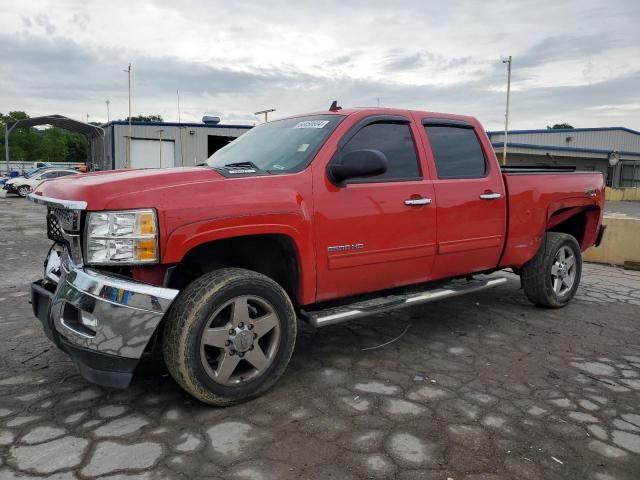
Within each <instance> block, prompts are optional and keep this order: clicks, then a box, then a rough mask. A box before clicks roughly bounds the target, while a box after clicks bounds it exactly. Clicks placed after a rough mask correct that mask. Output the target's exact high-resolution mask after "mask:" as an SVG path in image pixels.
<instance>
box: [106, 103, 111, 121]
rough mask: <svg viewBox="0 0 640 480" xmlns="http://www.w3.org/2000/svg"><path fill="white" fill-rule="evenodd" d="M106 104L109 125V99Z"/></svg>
mask: <svg viewBox="0 0 640 480" xmlns="http://www.w3.org/2000/svg"><path fill="white" fill-rule="evenodd" d="M104 103H106V104H107V123H109V120H110V117H109V104H110V103H111V102H110V101H109V99H107V100H105V101H104Z"/></svg>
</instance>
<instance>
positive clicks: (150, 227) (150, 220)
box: [137, 211, 156, 235]
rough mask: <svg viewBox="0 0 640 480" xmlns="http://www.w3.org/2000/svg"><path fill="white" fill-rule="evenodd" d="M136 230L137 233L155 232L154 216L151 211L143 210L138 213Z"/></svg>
mask: <svg viewBox="0 0 640 480" xmlns="http://www.w3.org/2000/svg"><path fill="white" fill-rule="evenodd" d="M137 230H138V234H139V235H155V234H156V216H155V214H154V212H153V211H144V212H140V213H139V214H138V217H137Z"/></svg>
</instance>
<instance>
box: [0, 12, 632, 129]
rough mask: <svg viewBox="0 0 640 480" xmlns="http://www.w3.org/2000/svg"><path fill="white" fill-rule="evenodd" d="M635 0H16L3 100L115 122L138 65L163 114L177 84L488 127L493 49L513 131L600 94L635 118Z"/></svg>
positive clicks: (297, 108)
mask: <svg viewBox="0 0 640 480" xmlns="http://www.w3.org/2000/svg"><path fill="white" fill-rule="evenodd" d="M638 5H640V4H637V2H617V1H615V0H612V3H610V4H607V5H602V4H601V3H600V2H597V1H595V0H583V1H577V0H576V1H569V2H563V3H562V4H558V3H557V2H555V1H551V0H540V1H539V2H537V3H536V7H535V8H531V7H530V6H524V4H522V3H519V2H507V3H505V4H495V5H493V6H492V7H491V8H490V9H487V8H486V7H485V6H483V5H481V4H478V3H477V2H456V1H452V2H450V4H448V6H447V8H446V9H444V8H440V7H439V3H437V2H430V1H429V0H424V1H418V0H404V1H403V2H402V4H401V5H400V6H399V5H396V4H392V3H389V2H388V1H384V0H369V1H359V0H354V1H353V2H351V1H350V2H341V1H338V0H327V2H323V3H322V4H315V3H312V4H300V5H297V6H295V7H292V6H291V4H290V2H286V1H284V0H274V1H273V2H268V3H265V2H263V3H256V2H246V1H241V0H238V1H236V2H232V3H223V4H220V5H218V6H216V8H215V9H214V8H211V4H210V2H207V1H203V0H183V1H182V2H179V3H176V2H172V1H169V0H157V1H150V0H146V1H142V0H141V1H139V2H131V1H130V0H112V1H111V2H108V3H105V2H84V1H81V0H64V1H63V0H61V1H60V2H58V3H56V8H55V9H47V10H45V9H44V8H43V7H42V6H40V5H39V4H37V3H35V2H21V3H20V4H17V3H16V4H15V5H13V4H12V5H9V6H8V7H7V9H6V12H3V15H0V57H1V58H2V59H3V61H2V62H1V63H0V105H2V106H3V107H2V108H3V109H11V110H25V111H27V112H29V113H30V114H32V115H39V114H47V113H61V114H65V115H70V116H75V117H76V118H82V117H84V116H85V115H86V114H87V113H89V114H90V115H91V118H92V119H100V118H101V117H103V118H106V108H105V104H104V102H105V100H106V99H109V100H110V101H111V116H112V118H118V117H120V118H122V117H124V116H125V115H126V112H127V76H126V74H125V73H124V72H123V71H122V70H123V69H124V68H126V66H127V64H129V62H131V63H132V64H133V74H132V81H133V111H134V113H145V114H152V113H159V114H161V115H163V117H164V118H166V119H168V120H175V119H177V99H176V96H175V92H176V90H180V94H181V104H182V112H183V115H182V116H183V119H185V118H187V119H190V120H199V119H200V118H201V117H202V115H203V114H205V113H214V114H219V115H220V116H221V117H222V118H223V121H243V122H254V121H255V120H256V119H255V117H254V115H253V112H254V111H257V110H261V109H263V108H276V109H277V112H276V114H275V115H274V116H273V118H276V117H278V116H284V115H290V114H295V113H299V112H304V111H312V110H320V109H326V108H327V107H328V105H329V104H330V102H331V100H333V99H335V98H337V99H338V100H339V102H340V104H341V105H343V106H366V105H370V106H371V105H375V104H376V103H377V99H378V98H379V99H380V104H381V105H382V106H398V107H405V108H415V109H424V110H432V111H450V112H456V113H466V114H471V115H475V116H477V117H478V118H480V120H481V121H483V123H484V124H485V126H487V127H488V128H491V129H494V128H499V127H500V126H501V124H502V122H503V115H504V100H505V90H506V88H505V87H506V85H505V83H506V69H505V66H504V65H503V64H502V63H501V59H502V58H503V57H504V56H506V55H509V54H512V55H513V56H514V62H513V66H514V69H513V85H512V87H513V88H512V115H511V118H512V119H511V124H512V125H513V126H514V128H530V127H531V128H535V127H544V126H545V125H547V124H550V122H553V121H554V120H555V119H558V121H568V122H569V123H572V124H574V125H581V126H599V125H606V124H607V122H609V121H610V120H611V118H610V117H611V115H612V113H611V112H612V110H607V109H604V108H598V107H599V106H603V105H611V106H614V108H613V111H615V112H619V113H620V114H619V115H618V116H617V117H616V122H619V123H622V124H624V125H626V126H629V127H631V128H640V118H639V117H638V115H637V109H630V108H624V107H622V106H624V105H637V104H638V103H640V98H638V95H639V94H638V93H637V90H638V89H637V85H638V84H639V83H638V80H639V78H638V72H639V71H640V36H639V35H638V34H637V29H636V26H635V23H636V22H635V21H634V19H637V18H639V15H640V7H638ZM576 11H579V12H580V13H579V15H578V14H576V13H575V12H576ZM123 12H126V14H124V13H123ZM505 15H506V16H508V18H509V22H508V23H504V22H502V21H501V19H502V18H503V17H504V16H505ZM558 32H562V33H558ZM585 32H588V33H585ZM615 106H620V107H615Z"/></svg>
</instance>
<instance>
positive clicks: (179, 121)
mask: <svg viewBox="0 0 640 480" xmlns="http://www.w3.org/2000/svg"><path fill="white" fill-rule="evenodd" d="M176 95H177V97H178V123H182V114H181V113H180V91H179V90H176Z"/></svg>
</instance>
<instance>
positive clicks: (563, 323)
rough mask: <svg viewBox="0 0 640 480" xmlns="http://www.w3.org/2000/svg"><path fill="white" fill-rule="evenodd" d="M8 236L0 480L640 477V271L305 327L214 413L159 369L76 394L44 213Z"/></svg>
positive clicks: (26, 206)
mask: <svg viewBox="0 0 640 480" xmlns="http://www.w3.org/2000/svg"><path fill="white" fill-rule="evenodd" d="M0 225H2V229H1V231H0V245H2V252H3V262H4V265H3V266H4V272H3V274H2V276H0V478H1V479H13V478H44V477H46V478H49V479H56V480H62V479H76V478H79V479H88V478H95V477H99V478H101V479H110V480H115V479H134V478H143V479H144V478H149V479H155V478H159V479H160V478H166V479H174V478H210V479H214V478H220V479H250V480H254V479H298V478H300V479H333V480H336V479H357V478H362V479H365V478H400V479H431V478H434V479H443V480H446V479H454V480H461V479H464V480H480V479H484V480H500V479H510V478H523V479H594V480H612V479H618V480H623V479H638V478H640V335H639V333H638V322H640V272H629V271H624V270H621V269H617V268H613V267H607V266H595V265H586V266H585V271H584V277H583V283H582V286H581V288H580V290H579V293H578V296H577V297H576V299H575V300H574V302H572V304H571V305H570V306H569V307H567V308H565V309H561V310H543V309H539V308H535V307H533V306H531V305H530V304H529V303H528V302H527V300H526V299H525V297H524V295H523V293H522V291H521V290H520V289H519V281H518V279H517V277H515V276H514V275H511V274H507V275H508V276H509V278H510V280H509V282H508V283H507V284H506V285H505V286H501V287H499V288H497V289H494V290H489V291H485V292H481V293H478V294H475V295H471V296H466V297H460V298H458V299H455V300H452V301H444V302H440V303H434V304H431V305H428V306H423V307H416V308H413V309H411V310H407V311H403V312H396V313H393V314H388V315H382V316H377V317H373V318H370V319H366V320H362V321H358V322H353V323H350V324H344V325H340V326H334V327H328V328H326V329H321V330H318V331H316V332H314V331H312V330H310V329H305V330H304V331H303V332H302V334H301V335H300V339H299V343H298V347H297V351H296V353H295V354H294V357H293V360H292V364H291V366H290V368H289V369H288V371H287V372H286V374H285V376H284V377H283V379H282V380H281V381H280V383H279V384H278V385H277V386H276V387H275V388H274V389H273V390H272V391H270V392H269V393H268V394H267V395H265V396H263V397H261V398H259V399H257V400H254V401H252V402H249V403H246V404H243V405H239V406H235V407H230V408H224V409H219V408H211V407H207V406H205V405H202V404H199V403H198V402H197V401H195V400H192V399H191V398H190V397H188V396H187V395H186V394H184V393H183V392H182V391H181V390H180V389H179V388H178V387H177V386H176V384H175V383H174V382H173V381H172V380H171V378H170V377H169V376H168V375H167V373H166V371H165V370H164V369H163V368H162V366H161V365H160V364H158V362H157V361H155V362H154V361H152V360H149V361H147V362H146V363H145V364H144V365H143V366H142V367H141V369H140V372H139V373H138V375H137V376H136V379H135V381H134V384H133V385H132V386H131V387H130V388H129V389H127V390H106V389H102V388H99V387H95V386H92V385H90V384H88V383H86V382H85V381H83V380H82V379H81V378H80V377H79V376H78V374H77V373H76V371H75V369H74V367H73V364H72V363H71V361H70V360H69V359H68V358H67V357H66V356H65V355H64V354H63V353H61V352H59V351H57V350H56V349H55V348H53V347H52V345H51V344H50V343H49V342H48V340H47V339H46V337H45V336H44V334H43V333H42V331H41V329H40V326H39V324H38V322H37V320H36V319H35V318H33V317H32V314H31V310H30V305H29V304H28V283H29V281H30V279H31V278H36V277H37V276H38V274H39V271H40V268H41V264H42V259H43V256H44V255H45V253H46V249H47V247H48V243H47V241H46V239H45V238H44V231H43V226H44V213H43V211H41V210H40V207H37V206H35V205H32V204H30V203H27V202H26V201H24V200H20V199H6V200H0ZM407 326H409V328H408V330H407V331H406V334H404V335H403V336H402V337H401V338H400V339H399V340H397V341H395V342H393V343H391V344H389V345H386V346H384V347H381V348H373V349H371V347H376V346H378V345H381V344H383V343H385V342H388V341H389V340H391V339H394V338H395V337H397V336H398V335H400V334H401V333H402V332H403V331H404V330H405V329H406V328H407Z"/></svg>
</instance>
